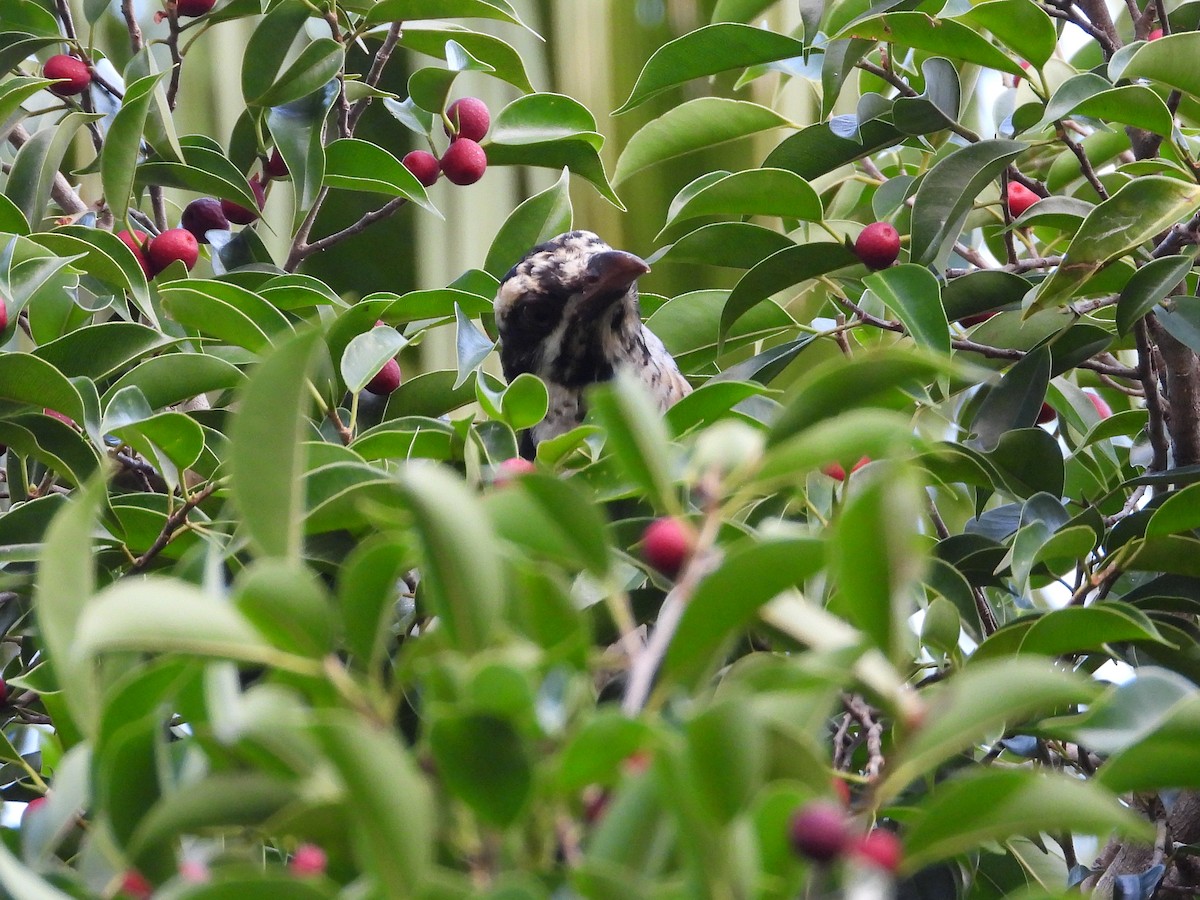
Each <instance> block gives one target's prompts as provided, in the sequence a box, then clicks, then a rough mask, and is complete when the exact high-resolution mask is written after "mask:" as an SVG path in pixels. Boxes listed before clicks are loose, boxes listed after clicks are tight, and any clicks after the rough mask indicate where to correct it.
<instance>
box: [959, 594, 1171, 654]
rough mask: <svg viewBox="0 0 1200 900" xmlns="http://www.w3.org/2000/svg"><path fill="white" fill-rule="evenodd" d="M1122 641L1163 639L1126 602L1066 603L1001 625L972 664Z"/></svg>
mask: <svg viewBox="0 0 1200 900" xmlns="http://www.w3.org/2000/svg"><path fill="white" fill-rule="evenodd" d="M1125 641H1153V642H1155V643H1166V640H1165V639H1164V638H1163V636H1162V635H1161V634H1160V633H1159V632H1158V629H1157V628H1155V627H1154V624H1153V622H1151V621H1150V619H1149V618H1147V617H1146V615H1145V613H1143V612H1141V611H1140V610H1138V609H1136V608H1134V607H1130V606H1128V605H1126V604H1121V603H1114V602H1102V603H1096V604H1093V605H1092V606H1089V607H1067V608H1064V609H1056V610H1051V611H1050V612H1048V613H1045V614H1044V615H1041V616H1029V617H1026V618H1022V619H1018V620H1017V621H1016V622H1014V623H1012V624H1010V625H1008V626H1006V627H1004V628H1001V629H1000V630H999V631H997V632H996V633H995V634H993V635H992V636H991V637H989V638H988V639H987V640H986V641H984V642H983V643H982V644H980V645H979V648H978V649H977V650H976V651H975V653H974V655H972V657H971V664H972V665H975V664H976V661H979V662H982V661H983V660H993V659H998V658H999V659H1006V658H1009V657H1011V656H1013V655H1016V654H1018V653H1035V654H1038V655H1041V656H1061V655H1065V654H1069V653H1080V652H1083V651H1087V650H1099V649H1102V648H1103V646H1104V645H1105V644H1110V643H1118V642H1125Z"/></svg>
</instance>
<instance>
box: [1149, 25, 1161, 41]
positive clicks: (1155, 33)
mask: <svg viewBox="0 0 1200 900" xmlns="http://www.w3.org/2000/svg"><path fill="white" fill-rule="evenodd" d="M1162 36H1163V30H1162V29H1161V28H1155V29H1154V30H1153V31H1152V32H1150V33H1149V34H1148V35H1146V40H1148V41H1157V40H1158V39H1159V38H1160V37H1162Z"/></svg>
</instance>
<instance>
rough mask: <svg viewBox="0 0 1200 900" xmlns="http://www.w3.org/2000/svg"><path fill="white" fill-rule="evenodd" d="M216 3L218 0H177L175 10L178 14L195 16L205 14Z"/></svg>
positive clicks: (189, 16)
mask: <svg viewBox="0 0 1200 900" xmlns="http://www.w3.org/2000/svg"><path fill="white" fill-rule="evenodd" d="M216 5H217V0H177V3H176V5H175V12H176V14H177V15H180V16H187V17H188V18H193V17H195V16H202V15H204V14H205V13H206V12H208V11H209V10H210V9H212V8H213V7H214V6H216Z"/></svg>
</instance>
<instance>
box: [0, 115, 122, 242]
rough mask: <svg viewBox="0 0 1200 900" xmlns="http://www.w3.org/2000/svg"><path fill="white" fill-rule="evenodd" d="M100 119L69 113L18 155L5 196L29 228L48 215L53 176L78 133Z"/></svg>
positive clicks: (35, 136) (36, 133)
mask: <svg viewBox="0 0 1200 900" xmlns="http://www.w3.org/2000/svg"><path fill="white" fill-rule="evenodd" d="M98 118H100V116H99V115H97V114H95V113H83V112H70V113H67V115H66V116H64V117H63V119H62V120H61V121H60V122H59V123H58V124H57V125H56V126H55V127H54V128H42V129H40V130H39V131H35V132H34V133H33V135H32V136H31V137H30V138H29V140H28V141H26V142H25V143H24V144H23V145H22V147H21V149H20V150H18V151H17V155H16V157H14V158H13V161H12V170H11V171H10V172H9V174H8V180H7V182H6V183H5V185H4V194H5V196H7V197H8V199H10V200H11V201H12V202H13V203H14V204H15V205H16V207H17V209H19V210H20V211H21V215H23V216H24V217H25V221H26V222H28V223H29V224H30V225H33V226H35V227H36V226H37V225H38V223H40V222H41V221H42V217H43V216H45V215H46V207H47V206H48V205H49V203H50V188H51V186H52V185H53V184H54V176H55V175H56V174H57V173H58V169H59V167H60V166H61V165H62V162H63V157H64V156H66V154H67V151H68V150H69V149H70V148H71V142H72V141H73V140H74V139H75V132H76V131H78V130H79V129H80V128H82V127H83V126H84V125H85V124H87V123H88V122H94V121H95V120H96V119H98Z"/></svg>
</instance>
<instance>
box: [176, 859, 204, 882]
mask: <svg viewBox="0 0 1200 900" xmlns="http://www.w3.org/2000/svg"><path fill="white" fill-rule="evenodd" d="M179 877H180V878H182V879H183V880H184V881H190V882H191V883H192V884H204V883H205V882H207V881H208V880H209V879H211V878H212V873H211V872H209V871H208V866H206V865H205V864H204V863H203V862H201V861H200V860H198V859H185V860H184V861H183V862H181V863H180V864H179Z"/></svg>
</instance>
